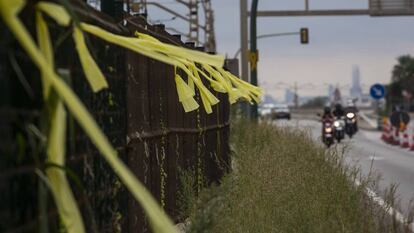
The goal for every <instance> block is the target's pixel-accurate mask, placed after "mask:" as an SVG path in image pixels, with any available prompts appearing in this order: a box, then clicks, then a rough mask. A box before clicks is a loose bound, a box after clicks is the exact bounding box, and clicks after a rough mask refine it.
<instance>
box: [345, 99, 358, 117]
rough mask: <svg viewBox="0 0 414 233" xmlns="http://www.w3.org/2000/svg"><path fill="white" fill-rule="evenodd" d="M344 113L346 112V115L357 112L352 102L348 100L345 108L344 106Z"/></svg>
mask: <svg viewBox="0 0 414 233" xmlns="http://www.w3.org/2000/svg"><path fill="white" fill-rule="evenodd" d="M345 112H346V113H348V112H352V113H355V114H356V113H357V112H358V108H357V107H356V106H355V103H354V101H352V100H349V101H348V102H347V106H346V108H345Z"/></svg>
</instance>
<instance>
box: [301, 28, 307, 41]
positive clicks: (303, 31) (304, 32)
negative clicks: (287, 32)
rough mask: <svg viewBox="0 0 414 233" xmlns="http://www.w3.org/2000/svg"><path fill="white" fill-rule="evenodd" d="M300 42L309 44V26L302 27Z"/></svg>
mask: <svg viewBox="0 0 414 233" xmlns="http://www.w3.org/2000/svg"><path fill="white" fill-rule="evenodd" d="M300 43H301V44H309V29H308V28H301V29H300Z"/></svg>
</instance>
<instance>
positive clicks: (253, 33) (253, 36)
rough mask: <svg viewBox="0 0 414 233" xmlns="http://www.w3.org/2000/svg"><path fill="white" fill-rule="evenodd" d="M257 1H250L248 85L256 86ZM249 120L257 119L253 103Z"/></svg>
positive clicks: (257, 56) (257, 55) (255, 105)
mask: <svg viewBox="0 0 414 233" xmlns="http://www.w3.org/2000/svg"><path fill="white" fill-rule="evenodd" d="M258 1H259V0H253V1H252V7H251V10H250V51H249V58H250V83H251V84H252V85H254V86H257V61H258V60H259V54H258V52H257V27H256V26H257V15H256V13H257V5H258ZM251 118H252V119H253V120H256V119H257V118H258V112H257V104H256V103H254V104H253V106H252V107H251Z"/></svg>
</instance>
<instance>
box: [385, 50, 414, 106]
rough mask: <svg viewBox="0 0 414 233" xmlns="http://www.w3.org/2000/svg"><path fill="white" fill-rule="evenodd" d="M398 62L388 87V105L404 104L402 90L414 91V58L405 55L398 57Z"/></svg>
mask: <svg viewBox="0 0 414 233" xmlns="http://www.w3.org/2000/svg"><path fill="white" fill-rule="evenodd" d="M397 61H398V63H397V64H396V65H395V66H394V68H393V69H392V73H391V83H390V84H389V85H388V87H387V102H388V107H391V106H390V105H394V104H402V103H403V96H402V92H403V91H404V90H405V91H407V92H409V93H411V94H413V93H414V58H413V57H411V56H410V55H403V56H400V57H398V58H397Z"/></svg>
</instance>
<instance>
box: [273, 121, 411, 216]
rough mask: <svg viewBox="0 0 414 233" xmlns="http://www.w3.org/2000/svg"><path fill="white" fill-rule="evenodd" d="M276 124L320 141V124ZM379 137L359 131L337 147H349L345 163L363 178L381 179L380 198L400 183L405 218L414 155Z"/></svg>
mask: <svg viewBox="0 0 414 233" xmlns="http://www.w3.org/2000/svg"><path fill="white" fill-rule="evenodd" d="M275 124H276V125H277V126H280V127H293V128H296V127H298V128H300V129H301V130H303V129H305V130H308V131H309V132H310V133H311V135H312V137H313V138H314V139H315V140H317V141H318V142H320V136H321V123H320V122H317V121H315V120H309V119H308V120H301V119H292V120H291V121H286V120H279V121H275ZM411 132H412V131H411ZM380 138H381V132H378V131H367V130H360V131H359V132H358V134H357V135H355V136H354V137H353V138H352V139H345V140H344V141H343V142H341V143H340V144H339V145H338V146H337V147H334V148H337V149H339V150H342V149H343V148H346V150H345V151H346V158H345V161H346V163H347V164H348V165H351V166H353V165H355V166H357V167H359V168H360V170H361V174H362V175H363V176H367V175H368V174H369V173H370V172H371V174H372V173H373V174H375V175H380V176H381V178H380V182H379V184H378V189H377V190H376V191H377V192H378V194H379V195H381V196H383V195H384V194H383V190H384V189H385V188H389V187H390V185H391V184H397V185H398V190H397V198H398V199H399V200H400V201H401V203H400V206H401V209H400V211H402V213H404V214H405V215H406V214H407V213H408V205H409V203H410V200H411V199H412V198H413V197H414V152H413V151H409V150H407V149H402V148H400V147H396V146H391V145H387V144H385V143H384V142H382V141H381V139H380Z"/></svg>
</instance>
